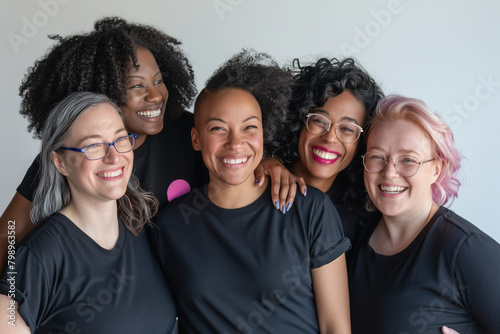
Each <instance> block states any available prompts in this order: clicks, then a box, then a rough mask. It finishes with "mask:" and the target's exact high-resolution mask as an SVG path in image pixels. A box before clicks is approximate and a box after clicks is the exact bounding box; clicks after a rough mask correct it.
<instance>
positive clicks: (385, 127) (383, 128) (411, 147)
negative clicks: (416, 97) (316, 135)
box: [364, 120, 440, 216]
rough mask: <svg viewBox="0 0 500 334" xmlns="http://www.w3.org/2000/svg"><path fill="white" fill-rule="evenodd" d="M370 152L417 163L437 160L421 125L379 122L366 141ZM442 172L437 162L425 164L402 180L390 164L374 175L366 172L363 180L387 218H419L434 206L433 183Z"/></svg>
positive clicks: (403, 122) (400, 121) (375, 202)
mask: <svg viewBox="0 0 500 334" xmlns="http://www.w3.org/2000/svg"><path fill="white" fill-rule="evenodd" d="M367 152H376V153H380V154H382V155H383V156H385V157H386V158H388V159H397V158H398V157H400V156H402V155H411V156H414V157H415V158H417V161H426V160H430V159H432V158H434V151H433V149H432V145H431V139H430V138H429V136H428V135H427V133H426V132H425V131H424V130H423V129H422V128H421V127H420V126H418V125H416V124H414V123H412V122H410V121H406V120H398V121H385V122H381V123H377V124H376V125H375V126H374V127H373V128H372V130H371V132H370V134H369V136H368V141H367ZM439 173H440V164H439V162H438V161H431V162H429V163H425V164H422V165H421V167H420V171H419V172H418V173H417V174H416V175H414V176H411V177H402V176H400V175H399V174H398V173H397V172H396V169H395V168H394V164H393V162H392V161H389V162H388V163H387V165H386V167H385V169H384V170H382V171H381V172H380V173H377V174H372V173H369V172H367V171H366V170H365V172H364V180H365V186H366V189H367V191H368V195H369V196H370V198H371V200H372V202H373V203H374V204H375V206H376V207H377V208H378V209H379V210H380V211H381V212H382V213H383V214H384V215H386V216H399V215H408V216H417V215H418V213H419V212H422V211H423V210H424V208H427V210H428V207H429V205H430V204H431V203H432V190H431V186H432V184H433V183H434V182H435V181H436V180H437V178H438V176H439Z"/></svg>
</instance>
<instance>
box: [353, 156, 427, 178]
mask: <svg viewBox="0 0 500 334" xmlns="http://www.w3.org/2000/svg"><path fill="white" fill-rule="evenodd" d="M361 158H363V165H364V166H365V169H366V171H367V172H368V173H372V174H377V173H380V172H381V171H383V170H384V168H385V167H386V166H387V162H388V161H389V160H391V161H392V162H393V163H394V168H395V169H396V172H398V174H399V175H400V176H402V177H411V176H414V175H416V174H417V173H418V172H419V171H420V168H421V167H422V165H423V164H426V163H428V162H431V161H433V160H435V159H429V160H425V161H418V160H417V158H415V157H414V156H411V155H402V156H400V157H398V158H397V159H388V158H386V157H385V156H384V155H383V154H381V153H378V152H371V151H368V152H366V154H365V155H363V156H361Z"/></svg>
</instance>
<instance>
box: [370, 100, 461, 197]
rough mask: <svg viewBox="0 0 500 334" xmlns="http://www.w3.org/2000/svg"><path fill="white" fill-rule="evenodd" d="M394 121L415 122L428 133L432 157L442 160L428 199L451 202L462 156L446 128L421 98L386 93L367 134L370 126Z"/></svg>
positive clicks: (454, 193) (456, 191)
mask: <svg viewBox="0 0 500 334" xmlns="http://www.w3.org/2000/svg"><path fill="white" fill-rule="evenodd" d="M397 120H407V121H410V122H412V123H414V124H417V125H418V126H420V127H421V128H422V129H423V130H424V131H425V132H426V133H427V134H428V135H429V138H430V139H431V142H432V145H433V149H434V152H435V159H437V160H440V161H441V162H442V168H441V174H440V175H439V177H438V179H437V180H436V182H435V183H434V184H433V185H432V200H433V201H434V203H435V204H437V205H440V206H441V205H444V204H445V203H447V202H448V201H449V200H451V202H453V199H454V198H455V197H457V195H458V188H459V187H460V184H461V183H460V181H459V180H458V178H457V177H456V173H457V171H458V169H459V168H460V164H461V163H460V162H461V159H462V156H461V154H460V153H459V152H458V150H457V148H456V147H455V139H454V136H453V133H452V132H451V129H450V127H449V126H448V125H447V124H446V123H445V122H444V121H443V120H442V118H441V117H440V116H439V115H437V114H435V113H434V112H432V111H431V110H430V109H429V108H428V107H427V105H426V104H425V103H424V102H423V101H421V100H417V99H413V98H407V97H404V96H400V95H389V96H387V97H385V98H382V99H381V100H380V101H379V103H378V105H377V108H376V110H375V114H374V115H373V118H372V119H371V121H370V123H369V130H368V133H367V137H368V136H369V134H370V132H371V129H372V128H373V125H375V124H377V123H379V122H384V121H397Z"/></svg>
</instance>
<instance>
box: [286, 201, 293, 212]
mask: <svg viewBox="0 0 500 334" xmlns="http://www.w3.org/2000/svg"><path fill="white" fill-rule="evenodd" d="M291 207H292V203H288V204H287V205H286V212H288V211H289V210H290V208H291Z"/></svg>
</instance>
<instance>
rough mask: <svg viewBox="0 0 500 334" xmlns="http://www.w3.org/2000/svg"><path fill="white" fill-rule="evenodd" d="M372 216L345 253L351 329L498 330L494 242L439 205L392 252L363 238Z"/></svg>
mask: <svg viewBox="0 0 500 334" xmlns="http://www.w3.org/2000/svg"><path fill="white" fill-rule="evenodd" d="M380 217H381V216H380V214H379V215H378V217H373V218H374V219H373V220H372V221H371V222H369V223H368V224H367V226H366V227H365V228H364V229H363V231H362V233H361V235H360V237H359V239H358V242H357V243H356V244H355V245H354V246H353V249H352V250H351V251H350V253H349V257H348V265H347V268H348V272H349V290H350V302H351V321H352V333H354V334H356V333H363V334H365V333H384V334H385V333H394V334H407V333H436V334H438V333H441V329H440V328H441V326H448V327H450V328H453V329H454V330H456V331H457V332H459V333H460V334H470V333H500V245H499V244H498V243H497V242H496V241H495V240H493V239H492V238H490V237H489V236H487V235H486V234H485V233H483V232H482V231H480V230H479V229H478V228H477V227H475V226H474V225H472V224H471V223H469V222H468V221H466V220H465V219H463V218H461V217H460V216H458V215H456V214H455V213H454V212H453V211H451V210H449V209H446V208H444V207H441V208H440V209H439V211H438V212H437V213H436V214H435V215H434V217H433V218H432V219H431V220H430V221H429V223H428V224H427V225H426V226H425V227H424V229H423V230H422V231H421V232H420V234H419V235H418V236H417V237H416V238H415V240H414V241H413V242H412V243H411V244H410V245H409V246H408V247H407V248H406V249H404V250H403V251H401V252H400V253H398V254H395V255H392V256H383V255H380V254H377V253H375V252H374V251H373V249H372V248H371V247H370V246H369V244H368V242H369V240H370V237H371V235H372V233H373V231H374V230H375V227H376V226H377V224H378V222H379V220H380Z"/></svg>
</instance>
